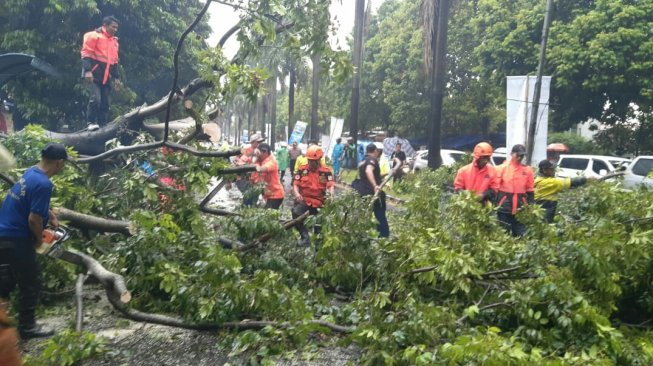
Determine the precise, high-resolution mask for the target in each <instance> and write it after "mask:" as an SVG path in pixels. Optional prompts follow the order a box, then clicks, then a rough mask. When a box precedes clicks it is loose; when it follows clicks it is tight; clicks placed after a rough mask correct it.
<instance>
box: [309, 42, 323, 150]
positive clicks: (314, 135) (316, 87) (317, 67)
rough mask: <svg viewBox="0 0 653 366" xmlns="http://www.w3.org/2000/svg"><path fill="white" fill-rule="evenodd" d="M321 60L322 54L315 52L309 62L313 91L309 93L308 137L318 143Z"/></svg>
mask: <svg viewBox="0 0 653 366" xmlns="http://www.w3.org/2000/svg"><path fill="white" fill-rule="evenodd" d="M321 60H322V54H321V53H320V52H316V53H314V54H313V55H311V62H312V63H313V85H312V87H313V90H312V93H311V130H310V134H309V136H310V137H311V140H315V141H318V140H319V139H320V130H319V129H318V127H317V122H318V114H317V112H318V109H319V104H320V72H321V70H322V66H321V64H320V61H321Z"/></svg>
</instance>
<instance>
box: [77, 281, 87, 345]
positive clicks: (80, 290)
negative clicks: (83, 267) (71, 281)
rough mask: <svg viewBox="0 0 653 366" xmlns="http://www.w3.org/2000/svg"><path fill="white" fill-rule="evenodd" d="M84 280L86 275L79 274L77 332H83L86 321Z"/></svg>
mask: <svg viewBox="0 0 653 366" xmlns="http://www.w3.org/2000/svg"><path fill="white" fill-rule="evenodd" d="M84 281H86V275H84V274H81V273H80V274H79V275H77V282H76V283H75V332H81V331H82V326H83V323H84V293H83V291H84Z"/></svg>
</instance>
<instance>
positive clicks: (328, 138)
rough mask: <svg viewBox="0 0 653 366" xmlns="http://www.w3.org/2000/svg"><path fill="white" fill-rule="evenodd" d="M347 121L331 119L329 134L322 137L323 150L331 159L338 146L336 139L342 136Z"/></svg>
mask: <svg viewBox="0 0 653 366" xmlns="http://www.w3.org/2000/svg"><path fill="white" fill-rule="evenodd" d="M344 124H345V120H344V119H341V118H336V117H331V126H330V127H329V134H328V135H322V136H321V139H320V141H321V143H322V149H324V153H325V155H326V156H328V157H331V154H332V153H333V149H334V147H335V146H336V139H337V138H338V137H341V136H342V128H343V126H344Z"/></svg>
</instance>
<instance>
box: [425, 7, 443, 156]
mask: <svg viewBox="0 0 653 366" xmlns="http://www.w3.org/2000/svg"><path fill="white" fill-rule="evenodd" d="M427 3H430V6H429V7H427V9H428V13H426V20H427V21H425V24H424V25H425V35H426V37H425V38H426V41H425V44H426V46H427V47H425V53H426V60H427V62H426V65H427V68H428V69H429V70H430V79H431V88H430V94H431V95H430V102H431V108H430V113H429V117H430V119H431V125H430V127H429V152H428V166H429V168H431V169H437V168H439V167H440V164H441V163H442V158H441V157H440V132H441V126H442V98H443V97H444V90H445V87H446V85H445V84H446V75H447V70H446V54H447V31H448V28H449V0H438V1H436V0H430V1H427ZM436 4H437V5H436ZM429 16H430V17H431V18H430V19H429ZM436 19H437V22H436ZM435 24H437V26H435ZM434 39H435V41H434ZM429 46H430V47H429ZM429 51H430V52H429Z"/></svg>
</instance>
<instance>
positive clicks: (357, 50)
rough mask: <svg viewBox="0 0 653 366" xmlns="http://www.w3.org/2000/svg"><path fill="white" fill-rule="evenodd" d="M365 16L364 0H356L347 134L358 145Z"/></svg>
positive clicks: (355, 155) (356, 150) (356, 149)
mask: <svg viewBox="0 0 653 366" xmlns="http://www.w3.org/2000/svg"><path fill="white" fill-rule="evenodd" d="M364 17H365V0H356V8H355V13H354V51H353V55H352V62H353V64H354V65H353V66H354V75H353V77H352V87H351V113H350V116H349V136H350V137H351V138H352V139H354V146H358V129H359V128H358V110H359V104H360V85H361V75H360V71H361V65H362V63H363V22H364ZM354 161H358V148H355V149H354Z"/></svg>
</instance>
